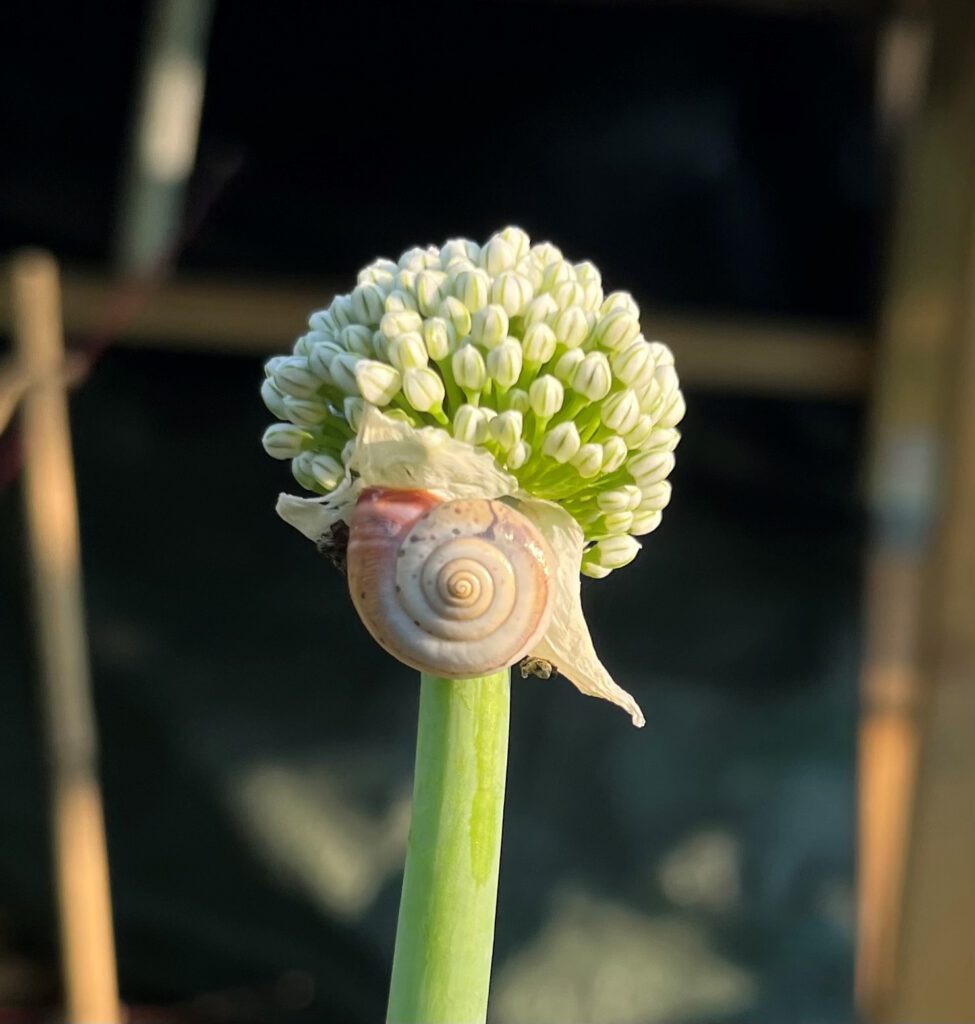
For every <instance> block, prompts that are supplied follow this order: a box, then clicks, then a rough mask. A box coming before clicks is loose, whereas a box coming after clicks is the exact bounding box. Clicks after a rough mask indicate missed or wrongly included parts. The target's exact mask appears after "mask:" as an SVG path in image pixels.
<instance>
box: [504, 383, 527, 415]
mask: <svg viewBox="0 0 975 1024" xmlns="http://www.w3.org/2000/svg"><path fill="white" fill-rule="evenodd" d="M504 402H505V405H506V406H507V407H508V408H509V409H514V411H515V412H520V413H521V414H522V415H523V416H524V414H525V413H526V412H528V410H529V409H530V408H531V400H530V399H529V397H528V392H527V391H522V389H521V388H512V389H511V390H510V391H509V392H508V393H507V394H506V395H505V396H504Z"/></svg>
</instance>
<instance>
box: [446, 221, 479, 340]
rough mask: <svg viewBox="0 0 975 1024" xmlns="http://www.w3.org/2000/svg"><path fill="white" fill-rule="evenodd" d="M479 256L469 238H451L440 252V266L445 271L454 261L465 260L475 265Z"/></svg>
mask: <svg viewBox="0 0 975 1024" xmlns="http://www.w3.org/2000/svg"><path fill="white" fill-rule="evenodd" d="M480 255H481V247H480V246H479V245H478V244H477V242H472V241H471V240H470V239H469V238H452V239H451V240H450V241H449V242H447V244H446V245H445V246H444V247H443V248H442V249H441V250H440V264H441V266H442V267H443V268H444V269H445V270H446V269H447V267H448V266H450V263H451V262H452V261H453V260H454V259H465V260H470V261H471V262H472V263H476V262H477V260H478V257H479V256H480ZM465 333H466V332H465Z"/></svg>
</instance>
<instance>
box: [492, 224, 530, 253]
mask: <svg viewBox="0 0 975 1024" xmlns="http://www.w3.org/2000/svg"><path fill="white" fill-rule="evenodd" d="M499 234H500V236H501V238H503V239H504V240H505V241H506V242H507V243H508V245H510V246H511V248H512V250H513V251H514V254H515V259H516V260H520V259H522V257H524V256H527V255H528V250H529V248H530V247H531V239H530V238H529V237H528V233H527V232H525V231H522V230H521V228H516V227H513V226H512V227H507V228H505V229H504V231H501V232H499Z"/></svg>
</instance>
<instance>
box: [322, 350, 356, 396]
mask: <svg viewBox="0 0 975 1024" xmlns="http://www.w3.org/2000/svg"><path fill="white" fill-rule="evenodd" d="M361 362H362V356H360V355H358V354H357V353H355V352H343V353H342V354H341V355H338V356H336V357H335V358H334V359H333V360H332V362H331V363H330V364H329V367H328V371H329V373H330V374H331V375H332V380H333V381H335V386H336V387H337V388H338V389H339V390H340V391H344V392H345V393H346V394H347V395H358V394H359V385H358V384H357V383H356V379H355V368H356V367H357V366H358V365H359V363H361Z"/></svg>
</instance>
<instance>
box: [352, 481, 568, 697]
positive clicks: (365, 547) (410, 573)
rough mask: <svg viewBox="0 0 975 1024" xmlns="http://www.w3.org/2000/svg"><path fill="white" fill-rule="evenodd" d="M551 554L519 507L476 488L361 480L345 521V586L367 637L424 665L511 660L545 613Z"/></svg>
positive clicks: (475, 672) (540, 628) (430, 669)
mask: <svg viewBox="0 0 975 1024" xmlns="http://www.w3.org/2000/svg"><path fill="white" fill-rule="evenodd" d="M552 568H553V561H552V554H551V552H550V550H549V547H548V544H547V543H546V541H545V538H544V537H543V536H542V535H541V533H540V532H539V531H538V529H537V528H536V527H535V526H534V525H533V524H532V523H531V522H530V521H529V520H528V519H526V518H525V516H523V515H522V514H521V513H520V512H518V511H516V510H515V509H513V508H511V507H510V506H508V505H505V504H504V503H503V502H500V501H490V500H487V499H484V498H474V499H460V500H456V501H441V500H440V499H439V498H438V497H437V496H436V495H434V494H431V493H430V492H429V491H422V490H393V489H388V488H382V487H370V488H366V489H365V490H364V491H363V492H362V494H361V495H360V497H359V500H358V503H357V504H356V508H355V511H354V513H353V516H352V523H351V526H350V530H349V549H348V577H349V592H350V594H351V596H352V603H353V604H354V605H355V608H356V611H357V612H358V613H359V617H360V618H361V619H362V621H363V623H364V625H365V627H366V629H368V630H369V632H370V633H371V634H372V637H373V639H375V641H376V642H377V643H378V644H379V645H380V646H381V647H383V648H384V649H385V650H387V651H388V652H389V653H390V654H392V655H393V656H394V657H395V658H398V659H399V660H400V661H402V662H404V663H405V664H407V665H410V666H411V667H413V668H416V669H419V670H420V671H421V672H427V673H429V674H431V675H436V676H444V677H446V678H453V679H464V678H467V677H474V676H482V675H487V674H488V673H490V672H496V671H498V670H500V669H503V668H507V667H508V666H509V665H513V664H514V663H515V662H517V661H519V660H520V659H521V658H523V657H524V656H525V655H526V654H528V653H529V652H530V651H531V650H532V648H533V647H534V646H535V645H536V644H537V643H538V642H539V640H541V638H542V636H543V635H544V633H545V630H546V629H547V628H548V623H549V619H550V618H551V595H552V590H553V583H552V579H551V573H552Z"/></svg>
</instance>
